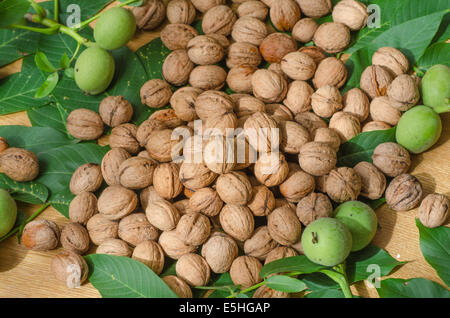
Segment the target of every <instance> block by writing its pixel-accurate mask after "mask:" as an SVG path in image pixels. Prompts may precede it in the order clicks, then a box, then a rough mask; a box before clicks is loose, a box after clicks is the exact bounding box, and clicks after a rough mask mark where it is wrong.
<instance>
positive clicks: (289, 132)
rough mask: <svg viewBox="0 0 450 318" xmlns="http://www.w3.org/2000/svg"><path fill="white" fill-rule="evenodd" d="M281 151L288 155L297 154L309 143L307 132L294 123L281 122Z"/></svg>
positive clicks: (309, 138)
mask: <svg viewBox="0 0 450 318" xmlns="http://www.w3.org/2000/svg"><path fill="white" fill-rule="evenodd" d="M280 133H281V136H282V139H281V146H280V147H281V150H283V151H284V152H285V153H288V154H294V155H295V154H298V153H299V152H300V148H301V147H302V146H303V145H304V144H306V143H307V142H309V141H311V137H310V135H309V132H308V130H306V128H304V127H303V126H302V125H300V124H297V123H296V122H295V121H283V122H281V123H280Z"/></svg>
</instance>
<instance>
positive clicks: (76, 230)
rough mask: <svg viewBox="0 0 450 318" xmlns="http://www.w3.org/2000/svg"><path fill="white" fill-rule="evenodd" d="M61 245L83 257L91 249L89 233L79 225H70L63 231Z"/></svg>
mask: <svg viewBox="0 0 450 318" xmlns="http://www.w3.org/2000/svg"><path fill="white" fill-rule="evenodd" d="M61 245H62V246H63V247H64V248H65V249H66V250H68V251H71V252H74V253H76V254H80V255H83V254H84V253H86V252H87V251H88V249H89V233H88V231H87V230H86V228H85V227H84V226H82V225H81V224H79V223H69V224H67V225H65V226H64V227H63V229H62V231H61Z"/></svg>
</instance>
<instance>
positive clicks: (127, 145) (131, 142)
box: [109, 123, 140, 155]
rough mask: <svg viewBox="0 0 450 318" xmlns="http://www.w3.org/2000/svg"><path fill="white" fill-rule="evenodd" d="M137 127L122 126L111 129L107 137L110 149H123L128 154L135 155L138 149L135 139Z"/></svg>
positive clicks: (131, 125) (130, 125)
mask: <svg viewBox="0 0 450 318" xmlns="http://www.w3.org/2000/svg"><path fill="white" fill-rule="evenodd" d="M136 133H137V127H136V125H133V124H130V123H128V124H122V125H119V126H117V127H115V128H113V129H112V131H111V135H110V136H109V145H110V147H111V148H123V149H125V150H126V151H128V152H129V153H130V154H133V155H135V154H137V153H138V152H139V149H140V145H139V142H138V140H137V139H136Z"/></svg>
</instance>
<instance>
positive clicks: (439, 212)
mask: <svg viewBox="0 0 450 318" xmlns="http://www.w3.org/2000/svg"><path fill="white" fill-rule="evenodd" d="M449 206H450V203H449V201H448V198H447V197H446V196H445V195H443V194H438V193H433V194H429V195H427V196H426V197H425V199H423V201H422V203H421V204H420V206H419V214H418V215H419V220H420V222H422V224H423V225H425V226H426V227H429V228H435V227H438V226H441V225H444V224H445V222H446V221H447V219H448V209H449Z"/></svg>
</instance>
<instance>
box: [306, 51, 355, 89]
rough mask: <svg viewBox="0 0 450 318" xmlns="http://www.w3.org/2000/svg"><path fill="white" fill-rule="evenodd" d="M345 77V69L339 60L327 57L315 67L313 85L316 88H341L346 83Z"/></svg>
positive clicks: (346, 74)
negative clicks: (329, 86) (328, 86)
mask: <svg viewBox="0 0 450 318" xmlns="http://www.w3.org/2000/svg"><path fill="white" fill-rule="evenodd" d="M305 53H307V52H305ZM347 76H348V71H347V67H346V66H345V65H344V63H343V62H342V61H341V60H339V59H337V58H335V57H327V58H325V59H323V60H322V61H321V62H320V63H319V64H318V65H317V70H316V73H315V74H314V78H313V84H314V86H315V87H316V88H320V87H322V86H326V85H331V86H336V87H337V88H341V87H342V86H344V84H345V82H346V81H347Z"/></svg>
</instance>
